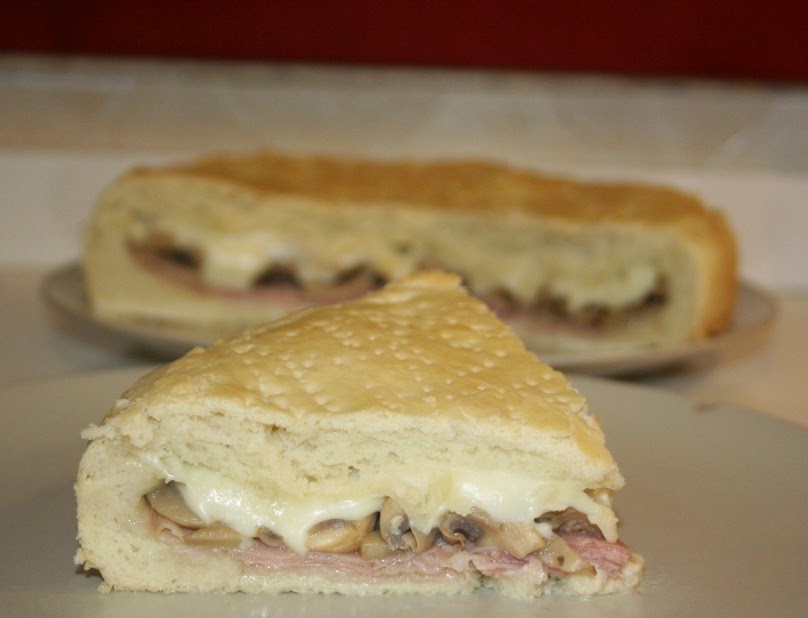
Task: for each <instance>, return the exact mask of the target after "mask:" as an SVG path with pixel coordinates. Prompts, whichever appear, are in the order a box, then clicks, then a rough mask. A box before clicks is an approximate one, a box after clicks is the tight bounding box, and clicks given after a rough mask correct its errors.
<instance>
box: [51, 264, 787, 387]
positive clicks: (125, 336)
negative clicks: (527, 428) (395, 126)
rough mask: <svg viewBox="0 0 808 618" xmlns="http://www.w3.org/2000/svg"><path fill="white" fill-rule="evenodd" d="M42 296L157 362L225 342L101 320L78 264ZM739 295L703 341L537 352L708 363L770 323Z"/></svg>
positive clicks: (553, 361)
mask: <svg viewBox="0 0 808 618" xmlns="http://www.w3.org/2000/svg"><path fill="white" fill-rule="evenodd" d="M42 291H43V295H44V298H45V301H46V302H47V304H48V306H49V307H50V308H51V309H52V310H53V312H54V314H55V315H56V317H58V318H60V319H61V321H62V323H63V324H64V325H66V326H68V327H70V328H71V329H72V330H73V331H75V332H76V333H77V334H79V335H80V336H82V337H88V338H91V339H97V340H105V341H110V340H117V341H118V342H119V343H128V344H135V345H136V346H138V347H139V348H140V349H141V350H143V351H145V352H148V353H150V354H152V355H155V356H156V357H157V358H161V359H174V358H177V357H179V356H181V355H182V354H184V353H185V352H187V351H188V350H190V349H191V348H192V347H194V346H196V345H209V344H211V343H213V342H214V341H215V340H216V339H218V338H219V337H221V333H216V332H215V331H212V330H206V329H202V328H190V327H182V326H176V325H160V324H150V323H145V322H138V321H134V320H109V319H105V318H100V317H98V316H96V315H94V314H93V312H92V310H91V307H90V305H89V303H88V301H87V297H86V295H85V293H84V276H83V274H82V271H81V268H80V267H79V266H78V265H75V264H74V265H69V266H66V267H63V268H61V269H59V270H56V271H54V272H53V273H51V274H50V275H49V276H48V277H47V278H46V279H45V281H44V283H43V288H42ZM739 292H740V293H739V295H738V302H737V305H736V309H735V314H734V316H733V320H732V323H731V325H730V327H729V329H728V330H727V331H726V332H725V333H723V334H721V335H718V336H716V337H711V338H710V339H706V340H704V341H699V342H695V343H683V344H675V345H668V346H661V347H644V348H630V349H625V350H615V351H603V352H585V353H584V352H582V353H558V352H542V351H541V350H534V352H536V354H537V355H538V356H540V357H541V359H542V360H543V361H545V362H546V363H548V364H550V365H551V366H553V367H555V368H556V369H560V370H563V371H575V372H578V373H586V374H589V375H602V376H605V375H611V376H616V375H628V374H637V373H649V372H652V371H656V370H658V369H661V368H664V367H669V366H671V365H674V364H677V363H683V362H693V361H696V360H704V359H705V358H708V357H710V356H711V355H715V354H717V353H718V352H720V351H723V350H726V349H727V348H729V347H731V346H734V345H737V344H740V343H741V342H749V341H750V340H753V339H755V338H758V337H759V336H761V335H762V334H764V333H765V331H766V330H767V328H768V327H769V326H770V325H771V324H772V322H773V320H774V316H775V313H776V305H775V302H774V300H773V298H772V297H771V296H769V295H768V294H766V293H765V292H763V291H761V290H758V289H756V288H754V287H752V286H750V285H748V284H741V286H740V290H739Z"/></svg>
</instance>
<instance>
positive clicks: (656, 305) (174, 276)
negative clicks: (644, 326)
mask: <svg viewBox="0 0 808 618" xmlns="http://www.w3.org/2000/svg"><path fill="white" fill-rule="evenodd" d="M129 252H130V255H132V257H133V258H134V259H135V261H136V262H138V263H139V264H140V265H141V266H142V267H143V268H145V269H146V270H148V271H150V272H152V273H153V274H155V275H156V276H161V277H164V278H169V279H171V280H172V281H173V282H174V283H176V284H179V285H185V286H187V287H192V288H195V289H197V290H199V289H204V288H208V287H209V288H211V289H210V290H209V291H210V292H215V289H213V287H214V286H207V284H205V282H204V281H203V278H202V262H203V259H204V257H203V255H202V252H201V251H200V250H199V249H197V248H194V247H181V246H179V245H178V244H176V243H175V242H174V241H173V240H172V239H171V238H170V237H168V236H166V235H163V234H153V235H151V236H149V237H148V238H147V240H146V241H142V242H137V243H136V242H130V243H129ZM424 267H426V265H424ZM429 267H433V268H440V267H441V265H440V264H431V263H430V264H429ZM386 282H387V277H386V276H385V275H383V274H381V273H379V272H378V271H376V270H374V269H373V268H372V267H370V266H368V265H358V266H352V267H350V268H346V269H344V270H342V271H339V272H337V273H336V274H335V275H334V277H333V279H332V281H331V282H328V283H319V282H314V283H306V282H304V281H302V280H301V278H300V276H299V274H298V270H297V268H296V266H295V265H294V264H292V263H287V262H275V263H272V264H270V265H268V266H267V267H266V268H265V269H264V270H263V271H262V272H260V273H259V274H258V275H256V276H255V277H254V279H253V283H252V286H251V288H250V289H248V290H244V291H243V292H236V291H235V290H228V293H229V294H230V295H232V294H234V293H240V294H243V295H245V296H249V295H250V294H251V293H252V292H260V291H269V290H273V289H276V290H281V289H283V290H287V291H289V292H294V293H296V294H297V295H298V296H299V299H298V300H299V302H303V303H306V302H308V303H320V302H330V301H333V302H339V301H344V300H350V299H352V298H356V297H358V296H360V295H362V294H364V293H366V292H369V291H371V290H375V289H378V288H380V287H382V286H383V285H384V284H385V283H386ZM667 299H668V285H667V283H666V281H665V279H664V277H659V278H658V279H657V281H656V283H655V284H654V286H653V287H652V288H651V289H650V290H649V291H648V292H647V293H646V294H645V295H643V296H642V297H641V298H640V299H639V300H637V301H634V302H632V303H630V304H627V305H624V306H622V307H610V306H607V305H605V304H597V303H592V304H588V305H585V306H583V307H580V308H575V309H573V308H572V307H571V306H570V304H569V303H568V301H567V300H566V299H565V298H563V297H560V296H553V295H550V294H546V293H543V294H539V296H538V298H537V299H536V300H535V301H533V302H532V303H530V304H529V305H525V304H522V303H520V302H518V301H517V300H516V299H515V298H514V297H513V296H512V295H511V294H509V293H508V292H507V291H505V290H500V291H498V292H493V293H491V294H488V295H486V296H485V297H484V298H483V300H485V302H486V303H488V305H489V306H490V307H491V309H492V310H493V311H494V312H495V313H497V315H498V316H499V317H500V318H502V319H508V318H513V317H517V316H519V315H524V316H525V317H527V316H533V317H540V318H541V319H543V320H546V321H548V322H549V323H552V324H558V325H566V326H567V327H569V328H573V329H597V330H611V329H616V328H620V327H622V326H625V325H626V323H627V322H628V321H629V320H632V319H637V318H642V317H643V316H646V315H649V314H652V313H653V312H655V311H657V310H659V309H660V308H662V307H663V306H664V305H665V304H666V303H667Z"/></svg>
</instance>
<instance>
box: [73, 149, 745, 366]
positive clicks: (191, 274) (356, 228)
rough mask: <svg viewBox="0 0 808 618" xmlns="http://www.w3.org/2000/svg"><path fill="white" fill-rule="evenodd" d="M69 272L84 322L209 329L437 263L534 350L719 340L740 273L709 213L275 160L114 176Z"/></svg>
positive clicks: (649, 195) (374, 165) (495, 169)
mask: <svg viewBox="0 0 808 618" xmlns="http://www.w3.org/2000/svg"><path fill="white" fill-rule="evenodd" d="M83 264H84V270H85V273H86V279H87V289H88V294H89V298H90V301H91V303H92V306H93V310H94V311H95V312H96V313H97V314H98V315H99V316H102V317H105V318H109V319H122V318H123V319H127V320H133V319H134V320H152V321H161V322H165V323H169V324H172V323H173V324H181V325H186V326H188V325H190V326H203V327H211V328H214V329H218V332H220V333H222V334H226V333H234V332H236V331H238V330H241V329H243V328H244V327H246V326H249V325H254V324H255V323H259V322H263V321H266V320H267V319H274V318H276V317H279V316H280V315H282V314H284V313H286V312H288V311H290V310H293V309H297V308H301V307H304V306H307V305H311V304H319V303H326V302H334V301H341V300H347V299H351V298H356V297H358V296H360V295H361V294H362V293H365V292H367V291H369V290H372V289H375V288H378V287H380V286H381V285H382V284H383V283H384V282H386V281H390V280H394V279H396V278H399V277H402V276H405V275H408V274H412V273H414V272H417V271H419V270H423V269H434V268H440V269H442V270H448V271H452V272H456V273H458V274H460V275H461V276H462V277H463V280H464V282H465V284H466V285H467V286H468V287H469V289H470V290H471V291H472V292H473V293H474V294H476V295H477V296H479V297H480V298H483V299H484V300H486V301H487V302H488V304H489V305H490V306H491V307H492V308H493V309H494V310H495V311H496V312H497V313H498V314H499V315H500V316H501V317H502V318H503V319H505V320H507V321H508V322H509V323H510V324H511V325H512V326H513V327H514V328H515V329H516V331H517V332H518V333H519V334H520V336H521V337H522V338H523V339H524V340H525V341H526V342H527V343H528V345H529V346H530V347H532V348H533V349H536V350H578V349H593V348H595V349H597V348H615V347H625V346H638V345H649V344H666V343H671V342H684V341H691V340H697V339H700V338H703V337H707V336H709V335H711V334H714V333H717V332H720V331H722V330H723V329H725V328H726V327H727V325H728V324H729V320H730V317H731V313H732V309H733V305H734V299H735V284H736V269H737V266H736V255H735V245H734V239H733V236H732V233H731V231H730V229H729V227H728V225H727V223H726V220H725V218H724V217H723V215H722V214H721V213H719V212H716V211H711V210H708V209H707V208H705V207H704V206H703V205H702V203H701V202H700V201H699V200H698V199H696V198H695V197H693V196H691V195H688V194H685V193H682V192H679V191H675V190H672V189H667V188H661V187H653V186H647V185H641V184H629V183H594V182H593V183H586V182H576V181H572V180H567V179H561V178H550V177H546V176H541V175H538V174H535V173H532V172H527V171H523V170H517V169H514V168H510V167H506V166H503V165H497V164H493V163H488V162H479V161H449V162H433V163H415V162H405V161H397V162H380V161H365V160H352V159H341V158H336V157H334V158H328V157H307V156H291V155H283V154H277V153H264V154H260V155H254V156H248V157H230V158H227V157H221V158H214V159H208V160H204V161H200V162H198V163H195V164H191V165H186V166H175V167H163V168H155V169H141V170H135V171H133V172H131V173H129V174H127V175H125V176H124V177H122V178H121V179H120V180H119V181H118V182H116V183H114V184H113V185H112V186H111V187H110V188H109V189H108V190H107V191H106V192H105V193H104V194H103V196H102V197H101V199H100V202H99V204H98V207H97V209H96V211H95V214H94V217H93V219H92V221H91V224H90V226H89V229H88V232H87V236H86V242H85V251H84V259H83Z"/></svg>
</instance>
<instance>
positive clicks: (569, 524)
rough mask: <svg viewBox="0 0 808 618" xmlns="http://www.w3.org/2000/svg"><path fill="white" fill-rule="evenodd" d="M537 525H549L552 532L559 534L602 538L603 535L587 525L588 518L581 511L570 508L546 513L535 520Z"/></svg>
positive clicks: (595, 528) (596, 528)
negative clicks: (569, 533)
mask: <svg viewBox="0 0 808 618" xmlns="http://www.w3.org/2000/svg"><path fill="white" fill-rule="evenodd" d="M536 522H537V523H540V524H550V526H551V527H552V529H553V530H557V531H559V532H583V533H585V534H590V535H592V536H595V537H598V538H603V533H602V532H601V531H600V528H598V527H597V526H596V525H594V524H591V523H589V518H588V517H587V516H586V515H584V514H583V513H581V511H579V510H577V509H574V508H572V507H569V508H566V509H564V510H563V511H548V512H547V513H544V514H543V515H542V516H541V517H538V518H537V519H536Z"/></svg>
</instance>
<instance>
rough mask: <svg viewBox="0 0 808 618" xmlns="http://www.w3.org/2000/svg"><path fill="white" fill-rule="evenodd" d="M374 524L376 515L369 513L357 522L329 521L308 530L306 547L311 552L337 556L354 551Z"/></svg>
mask: <svg viewBox="0 0 808 618" xmlns="http://www.w3.org/2000/svg"><path fill="white" fill-rule="evenodd" d="M375 524H376V513H371V514H370V515H368V516H367V517H364V518H362V519H360V520H357V521H346V520H344V519H329V520H326V521H323V522H320V523H319V524H317V525H315V526H313V527H312V528H311V529H310V530H309V539H308V541H307V543H306V546H307V547H308V548H309V549H310V550H312V551H327V552H333V553H337V554H345V553H349V552H352V551H356V550H358V549H359V547H360V546H361V545H362V539H364V538H365V536H366V535H367V534H368V533H369V532H370V531H371V530H373V526H374V525H375Z"/></svg>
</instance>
